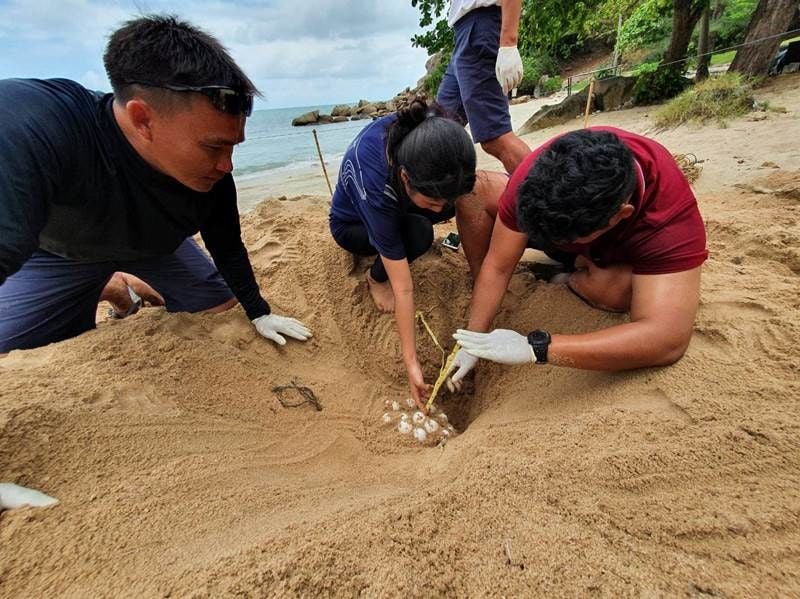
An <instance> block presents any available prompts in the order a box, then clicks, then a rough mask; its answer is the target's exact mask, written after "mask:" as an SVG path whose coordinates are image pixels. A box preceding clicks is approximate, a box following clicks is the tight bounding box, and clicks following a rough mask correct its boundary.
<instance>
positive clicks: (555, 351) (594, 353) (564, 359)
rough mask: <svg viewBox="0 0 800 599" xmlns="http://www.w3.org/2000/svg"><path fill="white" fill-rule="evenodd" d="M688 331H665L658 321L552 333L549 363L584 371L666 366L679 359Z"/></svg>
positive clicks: (684, 348) (686, 341)
mask: <svg viewBox="0 0 800 599" xmlns="http://www.w3.org/2000/svg"><path fill="white" fill-rule="evenodd" d="M690 338H691V331H689V332H676V331H668V330H665V329H664V328H663V326H660V325H659V324H658V323H655V322H649V321H640V322H629V323H625V324H621V325H617V326H613V327H610V328H608V329H602V330H600V331H594V332H591V333H584V334H581V335H553V337H552V341H551V342H550V347H549V349H548V353H547V361H548V363H549V364H554V365H556V366H569V367H572V368H581V369H584V370H609V371H613V370H629V369H633V368H646V367H649V366H666V365H668V364H672V363H673V362H676V361H677V360H679V359H680V358H681V356H682V355H683V353H684V351H686V347H687V346H688V344H689V339H690Z"/></svg>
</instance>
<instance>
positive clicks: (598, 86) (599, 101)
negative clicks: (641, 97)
mask: <svg viewBox="0 0 800 599" xmlns="http://www.w3.org/2000/svg"><path fill="white" fill-rule="evenodd" d="M635 84H636V77H622V76H618V77H607V78H606V79H600V80H598V81H597V82H596V83H595V84H594V106H593V108H594V110H602V111H604V112H608V111H609V110H619V109H620V108H622V107H623V106H624V105H625V104H627V103H628V102H629V101H630V100H631V98H632V97H633V86H634V85H635Z"/></svg>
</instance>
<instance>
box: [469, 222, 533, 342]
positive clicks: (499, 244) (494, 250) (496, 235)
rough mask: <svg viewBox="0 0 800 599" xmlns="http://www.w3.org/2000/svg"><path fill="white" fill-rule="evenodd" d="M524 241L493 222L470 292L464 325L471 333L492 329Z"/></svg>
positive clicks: (506, 228)
mask: <svg viewBox="0 0 800 599" xmlns="http://www.w3.org/2000/svg"><path fill="white" fill-rule="evenodd" d="M527 242H528V236H527V235H526V234H524V233H518V232H517V231H513V230H511V229H509V228H508V227H507V226H505V225H504V224H503V222H502V221H501V220H500V219H499V218H497V219H495V223H494V229H493V230H492V241H491V244H490V245H489V252H488V253H487V254H486V258H485V259H484V261H483V265H482V266H481V272H480V274H479V275H478V280H477V281H476V282H475V289H474V290H473V292H472V303H471V304H470V310H469V312H470V318H469V325H468V326H467V328H468V329H469V330H470V331H478V332H485V331H488V330H489V327H491V325H492V321H493V320H494V317H495V315H496V314H497V310H498V309H499V308H500V303H501V302H502V301H503V296H504V295H505V292H506V289H508V282H509V281H510V280H511V275H513V274H514V269H515V268H516V267H517V263H518V262H519V259H520V258H521V257H522V253H523V252H524V251H525V246H526V244H527Z"/></svg>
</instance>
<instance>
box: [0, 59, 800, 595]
mask: <svg viewBox="0 0 800 599" xmlns="http://www.w3.org/2000/svg"><path fill="white" fill-rule="evenodd" d="M756 95H757V97H758V99H760V100H767V101H769V103H770V105H771V106H773V107H783V108H785V109H786V110H785V112H780V111H768V112H766V113H754V114H751V115H748V116H745V117H743V118H741V119H737V120H734V121H731V122H730V123H729V125H728V127H727V128H720V127H718V126H717V125H716V124H708V125H705V126H696V125H687V126H681V127H679V128H676V129H673V130H669V131H662V132H656V131H654V128H653V125H652V118H651V116H650V112H651V110H652V109H651V108H647V107H640V108H635V109H632V110H626V111H620V112H613V113H602V114H595V115H593V116H592V117H591V120H590V122H591V123H592V124H608V125H613V126H618V127H622V128H627V129H630V130H632V131H636V132H640V133H647V134H649V135H652V136H653V137H655V138H656V139H657V140H659V141H660V142H661V143H663V144H664V145H665V146H667V147H668V148H669V149H670V150H671V151H673V152H675V153H693V154H695V155H696V156H697V158H698V159H699V160H700V161H702V162H701V166H702V167H703V172H702V174H701V176H700V178H699V179H698V181H697V182H696V184H695V185H694V188H695V192H696V195H697V197H698V201H699V205H700V210H701V212H702V214H703V216H704V219H705V221H706V226H707V233H708V247H709V250H710V254H711V255H710V258H709V261H708V262H707V263H706V265H705V267H704V271H703V284H702V297H701V306H700V309H699V313H698V316H697V320H696V323H695V331H694V335H693V338H692V342H691V345H690V347H689V350H688V352H687V354H686V356H685V357H684V358H683V359H682V360H681V361H679V362H678V363H677V364H675V365H674V366H671V367H667V368H660V369H647V370H640V371H635V372H627V373H599V372H584V371H576V370H570V369H562V368H556V367H536V368H522V367H520V368H511V367H500V366H498V365H493V364H488V363H481V364H480V365H479V367H478V368H477V372H476V375H475V377H474V381H470V382H469V384H468V385H467V386H466V389H465V390H463V391H462V392H461V393H459V394H455V395H451V394H447V393H445V394H444V395H443V397H442V402H441V404H440V405H441V407H442V409H443V410H444V411H445V412H447V414H448V415H449V416H450V419H451V421H452V422H453V424H454V425H455V427H456V429H457V430H458V431H459V432H460V434H459V435H458V436H457V437H455V438H453V439H451V440H449V441H448V442H447V443H446V444H444V445H442V446H438V447H421V446H419V445H418V444H415V443H413V442H412V441H410V440H408V439H407V438H404V437H401V436H400V435H399V434H398V433H397V432H396V431H395V430H392V429H391V428H387V427H384V426H382V424H381V414H382V413H383V411H384V407H383V406H384V401H385V400H386V399H390V400H392V399H396V400H403V399H405V397H406V396H407V388H406V382H405V373H404V371H403V368H402V362H401V360H400V353H399V346H398V341H397V336H396V332H395V329H394V323H393V319H392V317H391V316H390V315H381V314H379V313H378V312H377V311H376V309H375V308H374V306H373V304H372V302H371V300H370V298H369V295H368V293H367V290H366V286H365V283H364V280H363V268H364V267H365V265H361V267H356V268H354V265H353V263H352V260H351V258H350V256H349V255H348V254H346V253H345V252H343V251H342V250H340V249H339V248H338V247H337V246H336V244H335V243H334V241H333V240H332V239H331V237H330V234H329V233H328V228H327V199H328V194H327V188H326V186H325V183H324V180H323V179H322V177H321V174H320V173H319V172H318V171H317V172H314V170H309V171H308V172H305V173H296V174H295V175H293V177H292V178H290V179H284V180H275V181H269V180H255V179H254V180H251V181H250V182H248V185H244V186H242V187H241V202H240V204H241V205H242V207H243V212H245V214H243V217H242V227H243V234H244V238H245V244H246V245H247V247H248V249H249V252H250V256H251V259H252V262H253V265H254V268H255V271H256V276H257V278H258V280H259V282H260V283H261V285H262V289H263V291H264V293H265V295H266V297H267V298H268V299H269V301H270V303H271V304H272V306H273V309H274V310H275V311H276V312H279V313H280V312H290V313H291V314H292V315H294V316H297V317H298V318H301V319H302V320H303V321H304V322H306V323H307V324H308V325H309V326H310V327H311V328H312V329H313V331H314V338H313V339H312V340H311V341H309V342H308V343H306V344H299V343H295V342H289V343H288V344H287V345H286V346H285V347H277V346H275V345H274V344H272V343H269V342H267V341H265V340H264V339H261V338H259V337H257V334H256V332H255V331H254V330H253V328H252V326H251V325H250V323H249V322H248V321H247V319H246V318H245V315H244V313H243V311H242V310H241V309H239V308H237V309H234V310H232V311H230V312H228V313H225V314H221V315H191V314H168V313H166V312H164V311H163V310H162V309H159V308H148V309H145V310H142V311H140V312H139V313H138V314H136V315H134V316H132V317H130V318H127V319H125V320H122V321H103V322H101V323H100V324H99V326H98V328H97V330H95V331H92V332H90V333H87V334H85V335H82V336H80V337H78V338H75V339H71V340H68V341H65V342H62V343H58V344H53V345H50V346H47V347H43V348H39V349H35V350H30V351H15V352H11V353H10V354H9V355H8V356H7V357H5V358H2V359H0V481H4V482H5V481H8V482H16V483H18V484H22V485H26V486H31V487H34V488H37V489H40V490H42V491H44V492H46V493H48V494H50V495H52V496H54V497H56V498H58V499H59V500H60V504H59V505H57V506H54V507H51V508H45V509H40V510H34V509H19V510H13V511H6V512H3V513H0V596H1V597H9V598H10V597H40V596H54V595H57V596H66V597H87V596H92V597H121V596H126V597H128V596H129V597H143V596H146V597H170V596H171V597H220V596H225V597H228V596H239V597H242V596H246V597H251V596H252V597H276V596H278V597H283V596H287V597H288V596H298V595H300V596H317V595H330V596H367V597H379V596H413V597H430V596H442V595H445V596H458V597H464V596H522V597H525V596H528V597H529V596H564V597H574V596H707V595H713V596H730V597H752V596H762V595H766V596H797V595H798V594H800V549H798V548H800V526H798V523H799V522H800V376H798V375H799V374H800V351H798V348H797V339H798V338H800V293H798V290H799V289H800V286H799V285H798V282H800V278H799V277H800V148H798V143H797V140H798V139H800V119H798V115H800V75H798V74H794V75H787V76H782V77H780V78H776V79H774V80H771V81H770V82H769V83H768V84H767V86H766V87H764V88H762V89H759V90H757V92H756ZM550 101H552V100H550ZM545 102H546V101H545ZM535 107H536V105H534V104H532V103H530V104H523V105H518V106H515V107H513V108H512V115H513V119H514V123H515V126H519V125H520V124H522V122H524V120H525V119H526V118H527V117H528V116H529V115H530V114H531V113H532V112H533V111H534V110H535ZM762 115H763V116H765V118H763V119H762ZM758 119H761V120H758ZM581 125H582V121H581V120H575V121H574V122H571V123H569V124H567V125H565V126H563V127H557V128H552V129H548V130H544V131H539V132H537V133H535V134H533V135H530V136H527V137H526V138H525V139H526V141H528V143H529V144H530V145H531V146H532V147H533V146H536V145H537V144H539V143H541V142H543V141H545V140H546V139H548V138H550V137H551V136H553V135H555V134H556V133H558V132H560V131H564V130H568V129H574V128H578V127H580V126H581ZM479 162H480V165H481V167H483V168H489V169H497V170H499V164H498V163H496V162H495V161H493V160H490V159H489V158H488V157H487V156H486V155H483V154H482V155H481V158H480V161H479ZM337 168H338V165H335V164H331V165H330V166H329V172H330V173H331V176H332V177H335V173H336V170H337ZM267 196H273V197H267ZM280 196H284V197H285V198H287V199H282V200H279V199H276V198H278V197H280ZM256 200H258V203H256ZM250 206H253V207H252V209H248V208H250ZM453 228H454V224H444V225H440V226H437V236H443V235H444V234H446V232H447V231H449V230H452V229H453ZM412 271H413V274H414V281H415V288H416V291H415V294H416V295H415V297H416V301H417V306H418V307H419V309H421V310H422V311H423V312H424V313H425V315H426V318H427V319H428V321H429V322H430V324H431V326H432V328H433V329H434V330H435V331H436V332H437V334H438V336H439V338H440V339H441V340H442V342H443V343H445V345H446V348H448V349H449V347H450V346H451V343H452V342H451V340H450V338H449V335H450V334H451V333H452V332H453V331H454V330H455V329H456V328H457V327H460V326H463V325H464V324H465V322H466V312H467V308H468V305H469V301H470V294H471V282H470V279H469V276H468V269H467V265H466V261H465V259H464V256H463V253H461V252H458V253H454V252H451V251H449V250H446V249H443V248H441V247H440V246H438V245H435V246H434V249H432V250H431V251H430V252H429V253H428V254H426V255H425V256H423V257H422V258H420V259H419V260H418V261H416V262H414V263H413V267H412ZM624 319H625V316H621V315H613V314H608V313H602V312H599V311H597V310H594V309H592V308H590V307H588V306H587V305H585V304H584V303H582V302H581V301H580V300H578V299H577V298H576V297H575V296H574V295H572V294H570V293H569V292H568V291H567V290H566V289H565V287H564V286H563V285H556V284H549V283H544V282H540V281H536V280H535V279H534V277H533V276H532V274H531V273H530V271H529V269H528V267H527V266H526V263H522V264H521V265H520V266H519V268H518V269H517V272H516V274H515V275H514V277H513V278H512V281H511V284H510V288H509V290H508V293H507V295H506V297H505V300H504V302H503V304H502V307H501V310H500V312H499V314H498V317H497V319H496V321H495V324H496V325H497V326H502V327H505V328H513V329H517V330H520V331H527V330H530V329H532V328H536V327H543V328H547V329H549V330H551V331H554V332H565V333H568V332H583V331H590V330H594V329H597V328H600V327H603V326H608V325H610V324H612V323H615V322H621V321H623V320H624ZM418 339H419V346H420V357H421V362H422V364H423V366H424V367H425V369H426V374H427V377H428V379H429V380H432V379H433V378H434V377H435V374H436V372H437V370H438V368H439V360H440V356H439V353H438V351H437V350H436V348H435V347H433V345H432V344H431V343H430V342H429V341H428V340H427V339H426V338H425V336H424V333H423V332H422V330H421V329H420V331H419V334H418ZM291 381H297V383H298V384H301V385H305V386H307V387H309V388H311V389H312V390H313V391H314V392H315V394H316V396H317V397H318V398H319V401H320V403H321V406H322V410H321V411H317V410H316V409H314V407H313V406H311V405H310V404H304V405H300V406H298V407H292V408H286V407H284V406H283V405H282V404H281V402H280V401H279V399H278V397H277V396H276V394H275V393H273V391H272V389H273V387H274V386H276V385H285V384H288V383H290V382H291Z"/></svg>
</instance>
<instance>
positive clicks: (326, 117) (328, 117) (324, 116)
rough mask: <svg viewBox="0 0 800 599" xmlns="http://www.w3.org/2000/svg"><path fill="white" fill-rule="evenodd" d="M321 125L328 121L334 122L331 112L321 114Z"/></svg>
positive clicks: (319, 121)
mask: <svg viewBox="0 0 800 599" xmlns="http://www.w3.org/2000/svg"><path fill="white" fill-rule="evenodd" d="M317 122H318V123H319V124H320V125H324V124H326V123H332V122H333V117H332V116H331V115H329V114H321V115H319V120H318V121H317Z"/></svg>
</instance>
